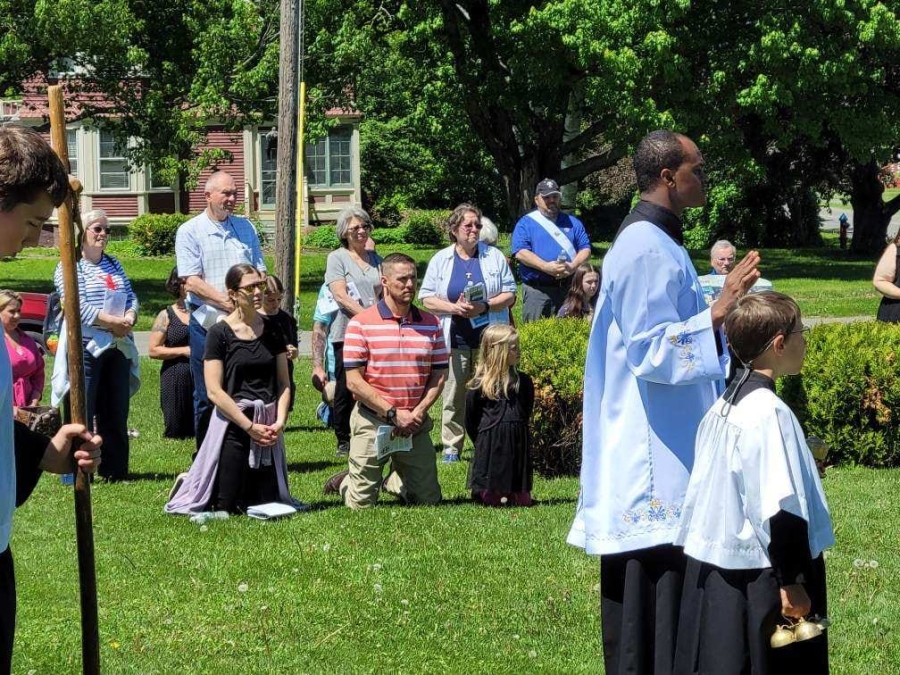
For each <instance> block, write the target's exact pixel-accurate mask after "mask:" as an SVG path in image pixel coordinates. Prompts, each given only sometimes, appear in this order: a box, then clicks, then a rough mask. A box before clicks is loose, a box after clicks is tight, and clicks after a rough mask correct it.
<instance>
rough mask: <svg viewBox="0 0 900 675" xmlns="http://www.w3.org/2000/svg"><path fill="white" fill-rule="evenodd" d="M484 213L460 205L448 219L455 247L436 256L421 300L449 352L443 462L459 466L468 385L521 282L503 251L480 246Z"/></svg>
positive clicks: (429, 266)
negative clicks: (488, 331)
mask: <svg viewBox="0 0 900 675" xmlns="http://www.w3.org/2000/svg"><path fill="white" fill-rule="evenodd" d="M481 228H482V224H481V210H480V209H479V208H478V207H476V206H473V205H472V204H460V205H459V206H457V207H456V208H455V209H454V210H453V213H451V214H450V218H448V220H447V236H448V237H449V238H450V241H451V242H453V243H452V244H450V246H448V247H447V248H445V249H442V250H440V251H438V252H437V253H435V254H434V257H433V258H432V259H431V260H430V261H429V263H428V269H426V270H425V278H424V279H423V280H422V288H421V290H420V291H419V299H420V300H421V301H422V304H423V305H424V306H425V308H426V309H427V310H428V311H429V312H433V313H434V314H436V315H437V316H438V317H439V318H440V320H441V326H442V327H443V329H444V341H445V342H446V344H447V347H448V348H449V349H450V371H449V372H448V373H447V381H446V383H445V384H444V392H443V401H444V410H443V413H442V420H441V443H442V445H443V447H444V456H443V461H444V462H456V461H458V460H459V454H460V452H461V451H462V447H463V441H464V440H465V437H466V436H465V426H464V425H465V420H466V383H467V382H468V381H469V380H470V379H471V378H472V376H473V375H474V374H475V361H476V360H477V358H478V347H479V345H480V343H481V333H482V332H483V331H484V329H485V327H486V326H487V325H489V324H498V323H499V324H508V323H509V311H508V307H509V306H510V305H512V304H513V302H514V301H515V299H516V282H515V279H513V275H512V270H510V269H509V263H507V262H506V257H505V256H504V255H503V253H501V252H500V250H499V249H497V248H494V247H493V246H488V245H487V244H485V243H484V242H479V237H480V234H481Z"/></svg>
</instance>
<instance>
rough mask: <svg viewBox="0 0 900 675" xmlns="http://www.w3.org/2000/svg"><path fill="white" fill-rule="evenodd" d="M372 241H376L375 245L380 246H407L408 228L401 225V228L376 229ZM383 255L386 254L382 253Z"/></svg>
mask: <svg viewBox="0 0 900 675" xmlns="http://www.w3.org/2000/svg"><path fill="white" fill-rule="evenodd" d="M372 239H374V240H375V243H376V244H378V245H379V246H382V247H383V246H396V245H397V244H405V243H406V227H405V226H403V225H401V226H400V227H386V228H383V229H382V228H375V229H374V230H372ZM380 253H381V255H384V252H380Z"/></svg>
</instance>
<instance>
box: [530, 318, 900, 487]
mask: <svg viewBox="0 0 900 675" xmlns="http://www.w3.org/2000/svg"><path fill="white" fill-rule="evenodd" d="M588 333H589V325H588V322H586V321H581V320H578V319H547V320H544V321H538V322H535V323H529V324H525V325H523V326H521V327H520V328H519V334H520V341H521V348H522V356H521V368H522V370H523V371H524V372H526V373H528V374H529V375H531V376H532V378H533V379H534V382H535V414H534V420H533V425H532V429H533V459H534V466H535V469H536V470H537V471H538V472H539V473H540V474H541V475H544V476H548V477H552V476H559V475H577V474H578V471H579V468H580V463H581V425H582V389H583V376H584V375H583V371H584V362H585V357H586V353H587V338H588ZM778 388H779V393H780V395H781V396H782V397H783V399H784V400H785V402H787V403H788V405H790V406H791V409H792V410H793V411H794V412H795V413H796V414H797V417H798V418H799V419H800V422H801V423H802V425H803V428H804V429H805V431H806V433H807V434H812V435H816V436H818V437H819V438H821V439H822V440H824V441H825V442H826V443H827V444H828V445H829V446H830V447H831V454H830V456H829V462H831V463H835V464H858V465H862V466H869V467H888V466H898V465H900V424H898V421H900V420H898V419H897V418H895V417H894V411H895V410H897V411H898V416H900V325H893V324H883V323H876V322H866V323H852V324H828V325H821V326H817V327H816V328H814V329H813V330H812V331H811V333H810V335H809V339H808V347H807V353H806V362H805V364H804V366H803V373H802V374H801V375H798V376H794V377H785V378H782V380H781V381H780V382H779V383H778Z"/></svg>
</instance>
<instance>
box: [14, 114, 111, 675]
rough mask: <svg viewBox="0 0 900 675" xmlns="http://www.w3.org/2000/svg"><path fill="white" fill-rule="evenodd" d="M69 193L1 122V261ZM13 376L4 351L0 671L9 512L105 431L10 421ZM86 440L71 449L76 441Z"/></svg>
mask: <svg viewBox="0 0 900 675" xmlns="http://www.w3.org/2000/svg"><path fill="white" fill-rule="evenodd" d="M68 192H69V181H68V176H67V175H66V171H65V169H64V168H63V165H62V162H61V161H60V160H59V158H58V157H57V156H56V155H55V154H54V152H53V150H52V149H51V148H50V146H49V144H47V142H46V141H44V140H43V139H42V138H41V137H40V135H39V134H37V133H36V132H34V131H31V130H28V129H24V128H22V127H18V126H4V127H0V259H2V258H9V257H12V256H15V255H16V254H17V253H18V252H19V251H21V250H22V248H24V247H25V246H34V245H35V244H37V241H38V238H39V237H40V234H41V229H42V228H43V225H44V223H45V222H46V221H47V219H48V218H49V217H50V215H51V214H52V213H53V209H54V207H56V206H59V205H60V204H62V202H63V200H64V199H65V198H66V196H67V195H68ZM11 378H12V374H11V371H10V365H9V358H8V356H7V354H6V350H0V551H2V553H0V673H9V672H10V670H11V667H12V665H11V664H12V647H13V636H14V633H15V618H16V586H15V576H14V573H13V559H12V553H11V552H10V549H9V538H10V532H11V529H12V514H13V510H14V509H15V507H17V506H19V505H21V504H22V503H23V502H24V501H25V500H26V499H27V498H28V496H29V495H30V494H31V491H32V490H33V489H34V487H35V485H36V484H37V481H38V479H39V478H40V474H41V471H50V472H53V473H69V472H70V471H71V470H72V456H73V454H74V459H75V461H77V462H78V465H79V466H80V467H81V469H82V470H84V471H87V472H94V471H96V469H97V466H98V465H99V463H100V450H99V448H100V443H101V440H100V437H99V436H95V435H91V434H90V433H89V432H88V431H87V429H85V427H84V426H83V425H80V424H67V425H65V426H63V427H62V429H60V430H59V432H57V434H56V435H55V436H54V437H53V438H52V439H49V438H47V437H46V436H43V435H41V434H38V433H35V432H33V431H31V430H29V429H28V428H27V427H26V426H25V425H23V424H20V423H18V422H15V423H14V422H13V414H12V379H11ZM75 439H81V440H82V443H81V445H80V447H79V449H78V450H76V451H75V452H74V453H72V441H73V440H75Z"/></svg>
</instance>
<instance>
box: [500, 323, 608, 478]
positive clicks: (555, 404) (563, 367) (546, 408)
mask: <svg viewBox="0 0 900 675" xmlns="http://www.w3.org/2000/svg"><path fill="white" fill-rule="evenodd" d="M518 330H519V342H520V344H521V350H522V356H521V362H520V368H521V370H522V372H524V373H528V374H529V375H530V376H531V377H532V379H533V380H534V389H535V396H534V398H535V401H534V417H533V418H532V423H531V425H532V426H531V429H532V460H533V463H534V468H535V470H536V471H537V472H538V473H539V474H541V475H542V476H547V477H553V476H574V475H578V472H579V469H580V467H581V419H582V415H581V404H582V390H583V389H584V361H585V356H586V354H587V340H588V335H589V334H590V322H588V321H584V320H583V319H545V320H543V321H536V322H533V323H527V324H524V325H523V326H520V327H519V328H518Z"/></svg>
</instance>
